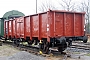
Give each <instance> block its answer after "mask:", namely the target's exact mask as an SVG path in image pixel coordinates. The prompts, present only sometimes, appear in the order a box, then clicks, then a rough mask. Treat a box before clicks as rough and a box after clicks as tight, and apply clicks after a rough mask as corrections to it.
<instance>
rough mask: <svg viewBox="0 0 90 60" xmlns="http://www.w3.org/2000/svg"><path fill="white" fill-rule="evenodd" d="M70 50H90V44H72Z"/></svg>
mask: <svg viewBox="0 0 90 60" xmlns="http://www.w3.org/2000/svg"><path fill="white" fill-rule="evenodd" d="M70 48H78V49H84V50H90V43H89V42H88V43H83V42H77V41H76V42H73V43H72V46H70Z"/></svg>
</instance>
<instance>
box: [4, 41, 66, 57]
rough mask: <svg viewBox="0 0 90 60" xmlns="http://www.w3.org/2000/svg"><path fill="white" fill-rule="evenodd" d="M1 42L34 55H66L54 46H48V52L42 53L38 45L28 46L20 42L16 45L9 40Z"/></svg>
mask: <svg viewBox="0 0 90 60" xmlns="http://www.w3.org/2000/svg"><path fill="white" fill-rule="evenodd" d="M3 44H8V45H11V46H13V47H15V48H17V49H19V50H21V51H27V52H29V53H32V54H34V55H39V56H43V57H51V56H57V55H66V53H62V54H61V53H60V52H58V50H57V49H56V48H50V49H49V50H50V52H49V53H48V54H44V53H42V54H40V53H39V47H38V46H31V45H29V46H28V45H22V44H20V45H19V46H18V47H17V46H16V45H15V44H13V42H10V41H9V42H8V41H6V42H4V43H3Z"/></svg>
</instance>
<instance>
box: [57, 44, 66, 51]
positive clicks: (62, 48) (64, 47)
mask: <svg viewBox="0 0 90 60" xmlns="http://www.w3.org/2000/svg"><path fill="white" fill-rule="evenodd" d="M66 48H67V43H65V44H64V45H61V46H60V47H58V51H59V52H63V51H64V50H65V49H66Z"/></svg>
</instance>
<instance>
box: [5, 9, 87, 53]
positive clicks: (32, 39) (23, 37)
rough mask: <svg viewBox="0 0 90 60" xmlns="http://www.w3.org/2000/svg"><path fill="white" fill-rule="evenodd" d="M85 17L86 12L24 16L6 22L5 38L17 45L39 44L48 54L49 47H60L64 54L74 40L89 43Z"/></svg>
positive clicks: (45, 13)
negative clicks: (26, 43)
mask: <svg viewBox="0 0 90 60" xmlns="http://www.w3.org/2000/svg"><path fill="white" fill-rule="evenodd" d="M84 16H85V13H84V12H68V11H56V10H50V11H47V12H44V13H39V14H34V15H30V16H24V17H20V18H16V19H13V20H9V21H5V27H4V28H5V29H4V30H5V31H4V36H5V38H6V39H7V38H8V39H11V40H13V41H14V42H15V43H18V42H21V41H26V42H28V43H29V44H33V45H38V43H39V45H40V49H41V50H43V51H44V52H46V53H47V52H48V50H49V47H58V51H60V52H62V51H64V50H65V49H66V48H67V43H66V42H68V45H70V44H71V43H72V41H73V40H82V41H83V42H85V43H86V42H87V36H85V34H84V21H85V18H84ZM10 21H12V22H11V24H10V23H9V22H10ZM6 23H7V25H6ZM9 25H11V27H9ZM6 26H7V27H6ZM6 28H7V29H6ZM9 31H10V32H11V34H10V33H9ZM8 35H10V36H8Z"/></svg>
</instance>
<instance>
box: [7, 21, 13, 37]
mask: <svg viewBox="0 0 90 60" xmlns="http://www.w3.org/2000/svg"><path fill="white" fill-rule="evenodd" d="M11 34H12V26H11V21H9V36H10V35H11ZM9 36H8V37H9Z"/></svg>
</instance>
